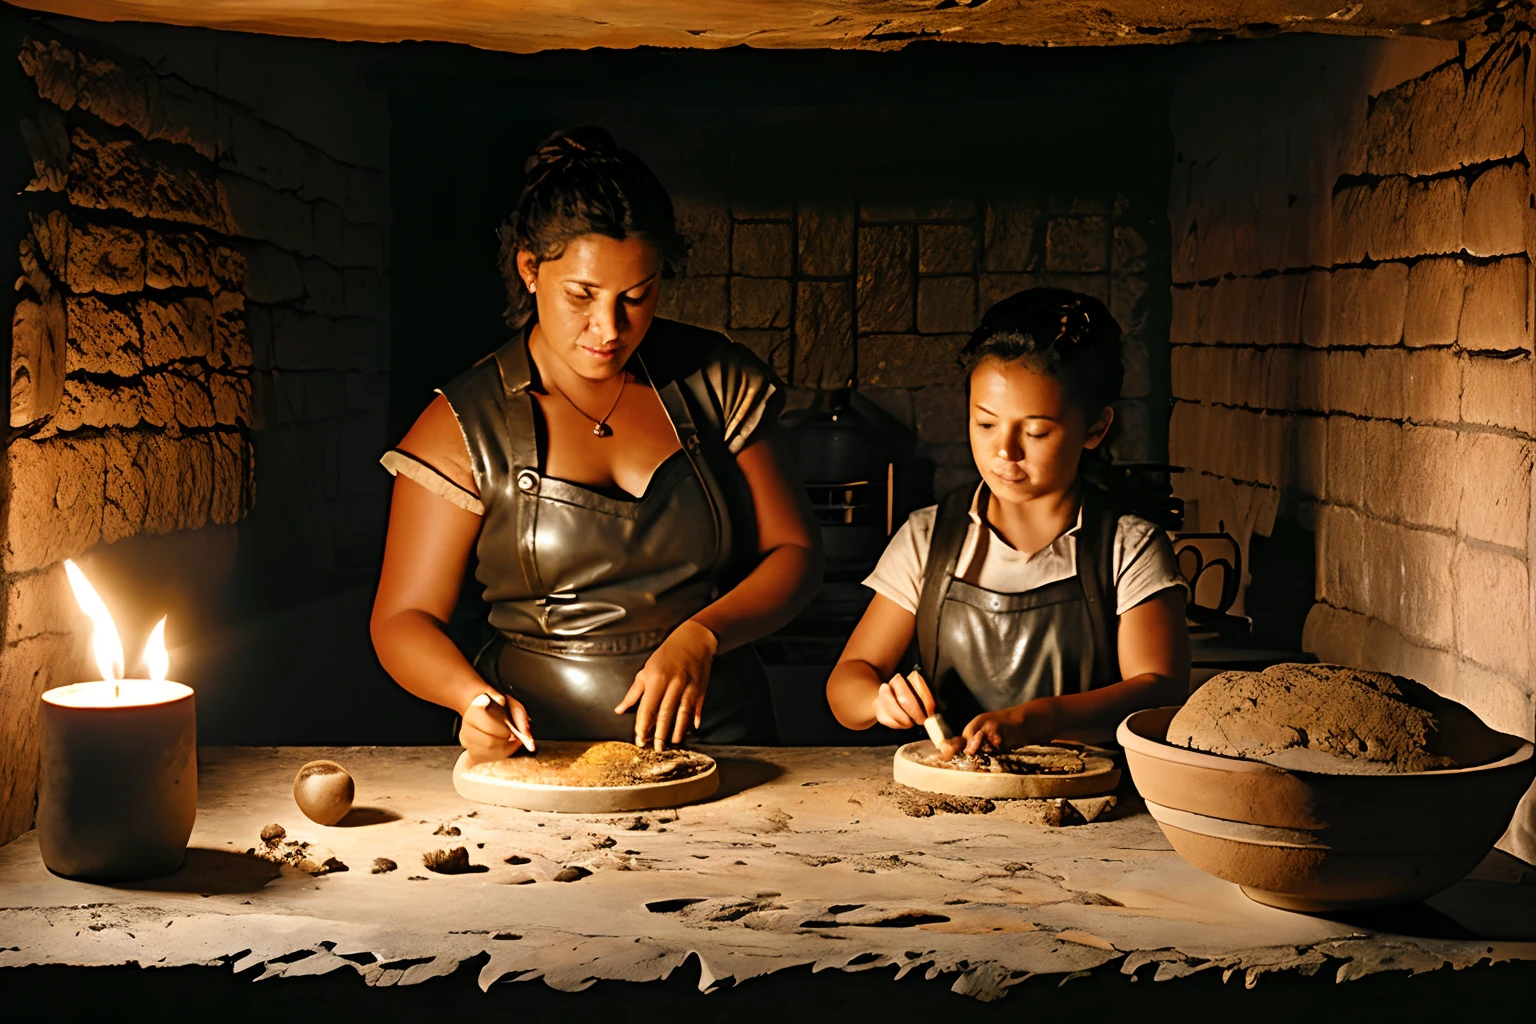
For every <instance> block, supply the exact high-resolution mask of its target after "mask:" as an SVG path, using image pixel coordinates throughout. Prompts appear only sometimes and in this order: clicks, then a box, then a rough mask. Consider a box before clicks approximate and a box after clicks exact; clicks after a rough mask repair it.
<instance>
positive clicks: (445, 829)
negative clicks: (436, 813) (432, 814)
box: [432, 825, 463, 836]
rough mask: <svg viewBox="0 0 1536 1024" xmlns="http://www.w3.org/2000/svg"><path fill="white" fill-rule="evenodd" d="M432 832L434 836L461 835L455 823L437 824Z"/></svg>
mask: <svg viewBox="0 0 1536 1024" xmlns="http://www.w3.org/2000/svg"><path fill="white" fill-rule="evenodd" d="M432 834H433V835H435V836H457V835H463V833H462V832H460V831H459V826H457V825H439V826H437V831H436V832H433V833H432Z"/></svg>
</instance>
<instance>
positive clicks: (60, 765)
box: [37, 561, 197, 881]
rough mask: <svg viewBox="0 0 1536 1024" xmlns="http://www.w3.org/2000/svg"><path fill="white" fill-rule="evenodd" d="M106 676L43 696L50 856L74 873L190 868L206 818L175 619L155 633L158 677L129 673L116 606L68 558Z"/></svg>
mask: <svg viewBox="0 0 1536 1024" xmlns="http://www.w3.org/2000/svg"><path fill="white" fill-rule="evenodd" d="M64 568H65V571H66V572H67V573H68V575H69V583H70V586H71V587H72V588H73V589H74V592H75V600H76V601H77V602H79V604H80V610H81V611H83V612H85V614H86V615H88V616H89V617H90V619H91V623H92V626H93V630H92V633H91V647H92V649H93V651H94V653H95V655H96V665H97V668H98V670H99V671H100V672H101V676H102V678H101V679H99V680H95V681H93V682H85V683H75V684H73V685H70V686H60V687H57V688H55V689H52V690H49V691H47V692H46V693H44V694H43V697H42V700H43V704H42V721H43V751H42V754H43V756H42V784H41V788H40V791H39V793H38V807H37V829H38V834H39V836H38V837H39V839H40V840H41V845H42V852H43V863H44V864H46V865H47V866H48V868H49V870H51V871H53V872H55V873H57V874H60V875H66V876H68V877H70V878H82V879H92V880H100V881H106V880H112V879H129V878H148V877H151V876H154V875H164V874H168V873H170V872H172V871H175V870H176V869H177V868H179V867H181V864H182V861H183V860H184V859H185V858H186V852H187V839H188V837H189V836H190V835H191V834H192V822H193V820H194V819H195V818H196V817H197V716H196V712H195V709H194V707H193V699H192V690H191V689H190V688H189V687H186V686H183V685H182V684H181V683H174V682H169V681H167V680H166V678H165V677H166V674H167V671H168V669H169V658H168V656H167V654H166V650H165V620H164V619H161V620H160V622H159V623H158V624H157V625H156V626H155V629H154V631H153V632H152V633H151V634H150V637H149V643H148V645H147V646H146V647H145V651H144V661H145V664H146V667H147V669H148V675H149V676H150V678H148V679H124V678H123V668H124V665H123V645H122V641H121V640H119V639H118V635H117V627H116V626H115V625H114V624H113V622H112V616H111V614H110V613H108V611H107V607H106V605H105V604H104V603H103V602H102V600H101V598H100V597H99V596H98V595H97V593H96V591H95V589H94V588H93V587H92V586H91V584H90V581H89V580H87V579H86V578H85V574H84V573H82V572H81V571H80V569H79V567H77V566H76V565H75V564H74V563H73V562H68V561H66V562H65V563H64Z"/></svg>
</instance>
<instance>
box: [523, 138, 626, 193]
mask: <svg viewBox="0 0 1536 1024" xmlns="http://www.w3.org/2000/svg"><path fill="white" fill-rule="evenodd" d="M619 154H620V150H619V144H618V143H617V142H614V141H613V136H612V135H610V134H608V130H607V129H606V128H598V127H596V126H595V125H589V126H587V127H585V128H573V129H571V130H569V131H562V132H555V133H554V134H553V135H551V136H549V137H548V138H546V139H544V140H543V141H541V142H540V143H539V144H538V147H537V148H535V149H534V151H533V153H532V154H530V155H529V157H528V159H527V160H526V161H525V162H524V163H523V173H524V174H525V175H527V176H528V178H529V179H530V180H531V179H533V178H535V177H543V175H545V174H547V173H549V172H550V171H552V170H556V169H560V168H564V167H568V166H570V165H571V164H574V163H579V162H582V161H587V160H612V159H615V158H617V157H618V156H619Z"/></svg>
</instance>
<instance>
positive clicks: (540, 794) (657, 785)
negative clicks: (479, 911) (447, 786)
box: [453, 740, 720, 814]
mask: <svg viewBox="0 0 1536 1024" xmlns="http://www.w3.org/2000/svg"><path fill="white" fill-rule="evenodd" d="M591 745H592V744H591V743H589V742H579V741H560V740H547V741H545V742H543V743H540V744H539V751H540V752H547V753H571V754H576V753H580V752H581V751H582V750H583V749H585V748H587V747H590V746H591ZM700 756H704V755H700ZM708 760H709V767H708V768H707V769H706V770H705V771H703V772H700V773H699V774H697V775H689V776H687V777H685V778H681V779H667V780H664V781H661V782H642V783H637V784H635V785H632V786H560V785H550V784H548V783H540V782H523V781H520V780H517V779H507V778H500V777H498V776H495V775H491V774H487V773H484V772H480V771H475V770H474V769H472V768H471V767H470V766H469V752H468V751H465V752H464V753H462V754H460V755H459V760H458V762H457V763H455V764H454V766H453V788H454V789H455V790H457V791H458V794H459V795H460V796H462V797H464V799H466V800H474V801H476V802H477V803H483V804H496V805H498V806H501V807H519V808H522V809H523V810H525V811H564V812H569V813H573V814H613V813H619V812H623V811H650V810H655V809H657V808H660V807H680V806H682V805H683V804H692V803H698V802H699V801H700V800H707V799H709V798H710V797H712V796H714V795H715V791H716V790H718V789H719V788H720V768H719V766H718V765H717V764H715V762H714V759H713V758H708Z"/></svg>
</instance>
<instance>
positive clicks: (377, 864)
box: [373, 857, 400, 875]
mask: <svg viewBox="0 0 1536 1024" xmlns="http://www.w3.org/2000/svg"><path fill="white" fill-rule="evenodd" d="M399 866H400V865H398V864H396V863H395V862H394V861H392V860H390V859H389V858H388V857H375V858H373V874H375V875H387V874H388V873H389V872H391V871H393V870H395V868H398V867H399Z"/></svg>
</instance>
